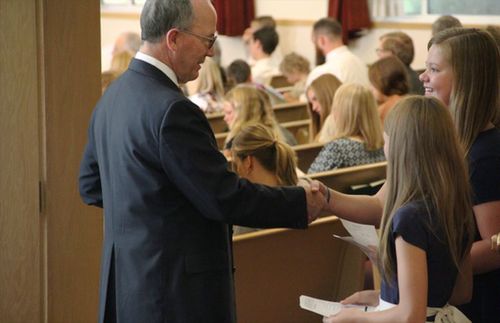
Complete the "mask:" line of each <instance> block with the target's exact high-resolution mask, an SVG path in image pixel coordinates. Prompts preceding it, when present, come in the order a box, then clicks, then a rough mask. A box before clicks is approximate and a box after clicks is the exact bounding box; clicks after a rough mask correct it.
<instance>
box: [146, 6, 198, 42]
mask: <svg viewBox="0 0 500 323" xmlns="http://www.w3.org/2000/svg"><path fill="white" fill-rule="evenodd" d="M193 19H194V13H193V5H192V4H191V0H146V3H145V4H144V7H143V9H142V13H141V30H142V32H141V38H142V40H143V41H147V42H151V43H156V42H158V41H160V39H161V38H162V37H164V36H165V34H166V33H167V32H168V31H169V30H170V29H172V28H174V27H177V28H179V29H188V28H189V27H191V24H192V23H193Z"/></svg>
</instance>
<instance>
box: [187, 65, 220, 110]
mask: <svg viewBox="0 0 500 323" xmlns="http://www.w3.org/2000/svg"><path fill="white" fill-rule="evenodd" d="M223 98H224V82H223V79H222V73H221V69H220V67H219V65H218V64H217V62H216V61H215V60H214V59H213V58H210V57H207V58H205V62H204V63H203V65H202V66H201V70H200V76H199V77H198V84H197V87H196V93H195V94H193V95H191V96H190V97H189V99H190V100H191V101H193V102H194V103H195V104H196V105H197V106H199V107H200V108H201V109H202V110H203V111H204V112H205V113H211V112H217V111H221V110H222V100H223Z"/></svg>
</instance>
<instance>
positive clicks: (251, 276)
mask: <svg viewBox="0 0 500 323" xmlns="http://www.w3.org/2000/svg"><path fill="white" fill-rule="evenodd" d="M332 234H338V235H346V234H347V233H346V231H345V229H344V228H343V226H342V224H341V223H340V221H339V220H338V219H337V217H335V216H330V217H325V218H321V219H318V220H316V221H315V222H314V223H313V224H311V225H310V226H309V229H307V230H305V231H302V230H289V229H268V230H261V231H258V232H252V233H247V234H242V235H240V236H236V237H234V238H233V252H234V264H235V267H236V271H235V289H236V307H237V317H238V322H240V323H256V322H259V323H266V322H272V323H275V322H287V323H306V322H307V323H309V322H320V321H321V317H320V316H319V315H317V314H314V313H311V312H308V311H305V310H302V309H300V307H299V296H300V295H302V294H304V295H308V296H313V297H318V298H322V299H327V300H335V301H340V300H341V299H342V298H344V297H346V296H348V295H350V294H352V293H354V292H356V291H358V290H361V289H362V287H363V260H364V258H365V257H364V255H363V254H362V253H361V252H360V251H359V249H358V248H356V247H354V246H352V245H350V244H348V243H346V242H344V241H341V240H338V239H335V238H333V237H332Z"/></svg>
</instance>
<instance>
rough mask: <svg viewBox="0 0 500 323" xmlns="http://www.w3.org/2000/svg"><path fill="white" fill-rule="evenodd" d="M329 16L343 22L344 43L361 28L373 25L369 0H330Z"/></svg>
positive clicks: (353, 36)
mask: <svg viewBox="0 0 500 323" xmlns="http://www.w3.org/2000/svg"><path fill="white" fill-rule="evenodd" d="M328 16H329V17H332V18H335V19H337V20H338V21H339V22H340V23H341V24H342V33H343V37H342V38H343V40H344V44H347V43H348V40H349V38H355V37H356V33H357V32H358V31H360V30H361V29H363V28H370V27H371V20H370V13H369V11H368V2H367V0H329V2H328Z"/></svg>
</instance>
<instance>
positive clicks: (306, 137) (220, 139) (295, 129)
mask: <svg viewBox="0 0 500 323" xmlns="http://www.w3.org/2000/svg"><path fill="white" fill-rule="evenodd" d="M281 126H282V127H284V128H286V129H288V131H290V132H291V133H292V134H293V136H294V137H295V139H296V140H297V143H298V144H305V143H308V142H310V137H311V133H312V130H311V129H312V128H311V127H312V124H311V120H299V121H290V122H285V123H282V124H281ZM228 134H229V133H228V132H222V133H215V139H216V141H217V147H219V149H221V150H222V149H224V142H225V141H226V137H227V135H228Z"/></svg>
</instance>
